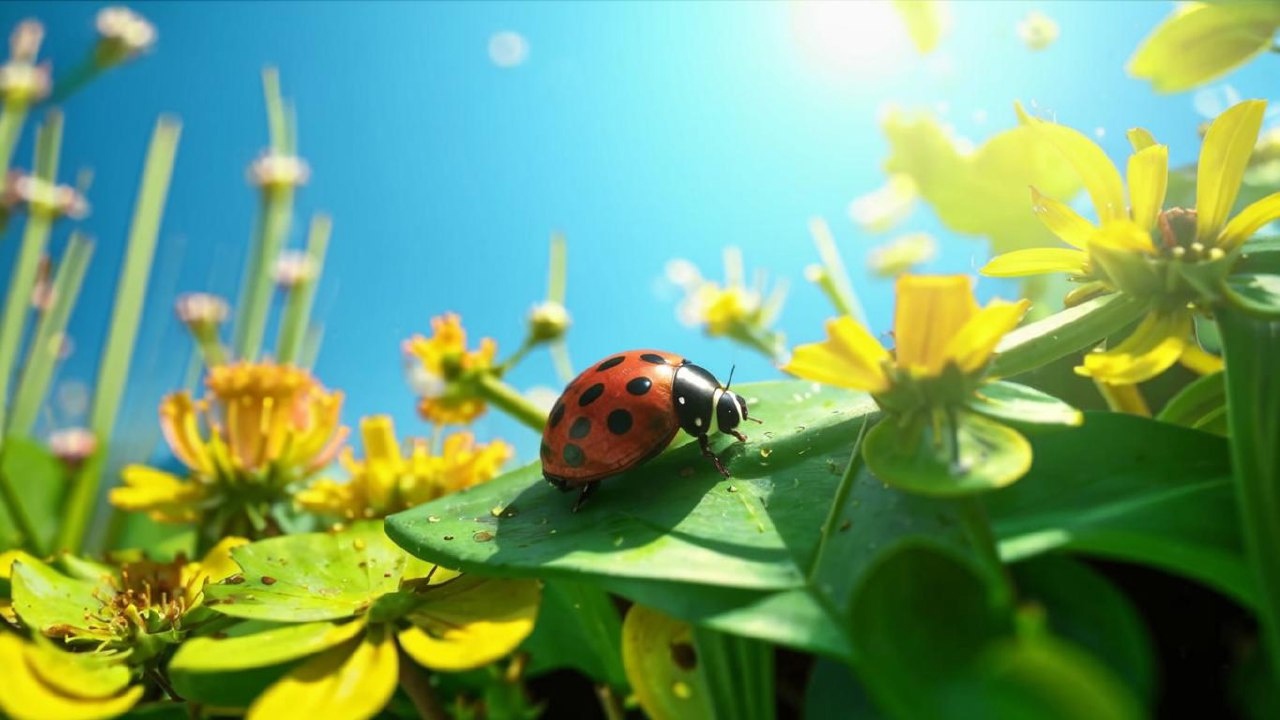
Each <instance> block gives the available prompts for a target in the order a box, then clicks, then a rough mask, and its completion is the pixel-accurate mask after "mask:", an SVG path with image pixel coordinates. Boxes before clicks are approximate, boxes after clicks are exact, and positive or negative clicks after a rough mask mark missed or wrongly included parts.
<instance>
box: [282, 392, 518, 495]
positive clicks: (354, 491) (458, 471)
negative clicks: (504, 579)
mask: <svg viewBox="0 0 1280 720" xmlns="http://www.w3.org/2000/svg"><path fill="white" fill-rule="evenodd" d="M360 434H361V437H362V439H363V441H364V452H365V458H364V460H357V459H356V458H355V454H354V453H353V452H352V450H351V449H350V448H347V449H346V450H344V451H343V452H342V455H341V456H340V458H339V461H340V462H341V463H342V467H343V469H345V470H346V471H347V474H348V476H349V479H348V480H347V482H337V481H334V480H331V479H329V478H323V479H321V480H319V481H317V482H315V483H313V484H312V485H311V486H310V487H308V488H306V489H305V490H302V491H300V492H298V493H297V494H296V495H294V500H295V501H296V502H297V503H298V504H299V505H300V506H302V507H303V508H304V509H306V510H309V511H311V512H313V513H316V514H319V515H330V516H337V517H342V518H345V519H347V520H356V519H362V518H381V517H386V516H387V515H390V514H392V513H396V512H399V511H401V510H405V509H408V508H410V507H413V506H415V505H420V504H422V503H425V502H427V501H429V500H434V499H436V498H438V497H441V496H443V495H447V494H449V493H452V492H457V491H459V490H463V489H465V488H469V487H471V486H473V485H478V484H480V483H483V482H486V481H488V480H490V479H492V478H493V477H494V476H496V475H497V474H498V471H499V470H500V469H501V468H502V464H503V463H505V462H506V461H507V460H508V459H509V458H510V457H511V454H512V448H511V446H509V445H507V444H506V443H504V442H502V441H500V440H495V441H493V442H491V443H488V444H487V445H486V444H477V443H476V441H475V437H474V436H473V435H472V434H471V433H468V432H460V433H455V434H453V435H450V436H448V437H446V438H445V439H444V442H443V446H442V448H441V450H440V453H439V454H433V453H432V452H431V447H430V444H429V443H428V442H427V441H426V440H422V439H414V440H413V441H411V447H410V450H409V452H408V454H407V455H406V454H405V453H403V452H402V451H401V447H400V442H399V440H398V439H397V438H396V433H395V426H394V425H393V424H392V421H391V418H390V417H387V416H385V415H375V416H373V417H367V418H365V419H364V420H362V421H361V423H360Z"/></svg>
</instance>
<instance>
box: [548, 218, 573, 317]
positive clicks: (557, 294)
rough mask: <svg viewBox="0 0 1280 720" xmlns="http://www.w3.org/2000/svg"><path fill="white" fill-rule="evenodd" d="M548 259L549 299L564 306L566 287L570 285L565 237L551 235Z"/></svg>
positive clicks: (555, 234) (556, 234) (558, 234)
mask: <svg viewBox="0 0 1280 720" xmlns="http://www.w3.org/2000/svg"><path fill="white" fill-rule="evenodd" d="M547 259H548V262H547V264H548V270H547V299H548V300H550V301H552V302H558V303H560V304H561V305H563V304H564V296H565V286H566V285H567V284H568V282H567V276H568V252H567V251H566V249H565V241H564V235H562V234H560V233H553V234H552V235H551V249H550V251H549V252H548V258H547Z"/></svg>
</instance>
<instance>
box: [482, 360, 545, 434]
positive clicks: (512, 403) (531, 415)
mask: <svg viewBox="0 0 1280 720" xmlns="http://www.w3.org/2000/svg"><path fill="white" fill-rule="evenodd" d="M474 381H475V387H476V391H477V393H478V394H479V395H480V397H483V398H484V399H485V400H486V401H488V402H489V403H491V404H492V405H493V406H494V407H496V408H498V409H499V410H501V411H503V412H505V413H506V414H508V415H510V416H511V417H513V418H515V419H516V420H519V421H520V422H522V423H524V424H525V425H526V426H527V427H529V428H530V429H532V430H534V431H536V432H542V428H543V426H545V425H546V424H547V416H546V414H545V413H543V412H542V411H541V410H539V409H538V408H537V407H535V406H534V405H533V403H531V402H529V401H528V400H526V399H525V398H524V396H523V395H521V394H520V393H519V392H517V391H516V389H515V388H513V387H511V386H510V385H508V384H506V383H504V382H502V380H501V379H500V378H498V377H497V376H495V375H494V374H492V373H487V372H481V373H477V374H476V375H475V379H474Z"/></svg>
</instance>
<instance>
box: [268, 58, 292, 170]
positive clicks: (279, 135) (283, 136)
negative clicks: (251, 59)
mask: <svg viewBox="0 0 1280 720" xmlns="http://www.w3.org/2000/svg"><path fill="white" fill-rule="evenodd" d="M262 95H263V100H265V101H266V105H267V134H268V137H269V138H270V140H271V151H272V152H275V153H279V154H281V155H285V154H289V144H290V143H289V131H288V123H287V121H286V119H285V112H284V100H282V99H281V97H280V72H279V71H278V70H276V69H275V68H273V67H269V68H266V69H264V70H263V71H262Z"/></svg>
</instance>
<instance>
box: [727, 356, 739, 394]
mask: <svg viewBox="0 0 1280 720" xmlns="http://www.w3.org/2000/svg"><path fill="white" fill-rule="evenodd" d="M737 369H738V365H737V363H735V364H733V365H730V366H729V382H727V383H725V384H724V389H725V390H726V391H727V390H728V389H729V386H730V385H732V384H733V371H734V370H737Z"/></svg>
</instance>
